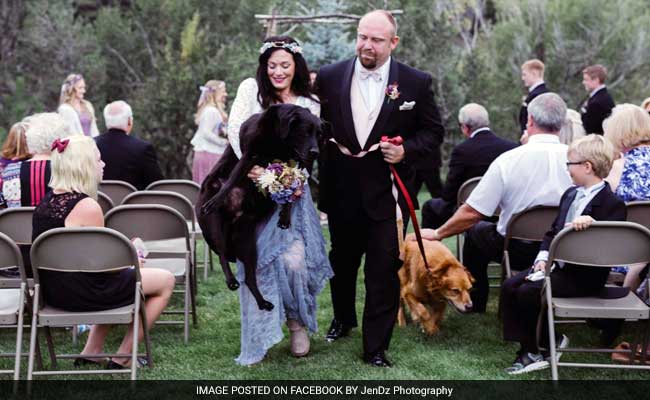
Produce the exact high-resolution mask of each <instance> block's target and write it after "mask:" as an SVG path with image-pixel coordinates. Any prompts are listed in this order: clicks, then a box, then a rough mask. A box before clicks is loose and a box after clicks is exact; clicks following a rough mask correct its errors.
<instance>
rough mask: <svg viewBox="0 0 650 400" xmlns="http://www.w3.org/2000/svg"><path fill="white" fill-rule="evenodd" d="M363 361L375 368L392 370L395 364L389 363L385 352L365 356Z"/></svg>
mask: <svg viewBox="0 0 650 400" xmlns="http://www.w3.org/2000/svg"><path fill="white" fill-rule="evenodd" d="M363 361H365V362H366V363H367V364H370V365H372V366H373V367H383V368H390V367H392V366H393V364H392V363H391V362H390V361H388V358H386V354H384V352H383V351H380V352H378V353H374V354H365V355H364V356H363Z"/></svg>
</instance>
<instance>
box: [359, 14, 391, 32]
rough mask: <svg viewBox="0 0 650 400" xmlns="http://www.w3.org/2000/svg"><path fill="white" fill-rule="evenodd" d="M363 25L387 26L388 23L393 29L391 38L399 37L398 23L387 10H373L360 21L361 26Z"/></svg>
mask: <svg viewBox="0 0 650 400" xmlns="http://www.w3.org/2000/svg"><path fill="white" fill-rule="evenodd" d="M361 23H366V24H378V25H385V24H386V23H388V24H389V25H390V29H391V30H390V37H393V36H397V21H395V17H393V14H391V13H389V12H388V11H386V10H373V11H370V12H369V13H366V14H365V15H364V16H363V17H361V19H360V20H359V26H361Z"/></svg>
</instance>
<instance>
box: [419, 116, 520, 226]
mask: <svg viewBox="0 0 650 400" xmlns="http://www.w3.org/2000/svg"><path fill="white" fill-rule="evenodd" d="M458 125H459V126H460V130H461V132H462V133H463V136H465V137H466V138H467V139H466V140H465V141H464V142H462V143H461V144H459V145H457V146H456V147H454V149H453V150H452V152H451V158H450V160H449V173H448V174H447V182H446V183H445V185H444V187H443V188H442V196H441V198H435V199H431V200H429V201H427V202H426V203H424V205H423V206H422V227H424V228H439V227H440V226H441V225H442V224H444V223H445V221H447V220H448V219H449V218H450V217H451V216H452V214H453V213H454V209H455V208H456V196H457V194H458V189H459V188H460V186H461V185H462V184H463V182H465V181H466V180H468V179H470V178H474V177H477V176H482V175H483V174H484V173H485V171H487V169H488V167H489V166H490V164H491V163H492V161H494V159H495V158H497V157H498V156H500V155H501V153H504V152H506V151H508V150H511V149H514V148H515V147H517V144H515V143H513V142H510V141H508V140H505V139H501V138H500V137H498V136H497V135H495V134H494V133H492V131H491V130H490V127H489V126H490V119H489V116H488V112H487V110H486V109H485V108H484V107H483V106H481V105H480V104H475V103H470V104H466V105H465V106H463V108H461V109H460V111H459V112H458Z"/></svg>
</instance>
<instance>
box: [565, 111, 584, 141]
mask: <svg viewBox="0 0 650 400" xmlns="http://www.w3.org/2000/svg"><path fill="white" fill-rule="evenodd" d="M583 136H585V128H584V127H583V126H582V119H580V113H579V112H577V111H576V110H572V109H568V110H566V120H564V125H562V129H560V134H559V137H560V143H564V144H566V145H570V144H571V142H573V141H574V140H576V139H580V138H581V137H583Z"/></svg>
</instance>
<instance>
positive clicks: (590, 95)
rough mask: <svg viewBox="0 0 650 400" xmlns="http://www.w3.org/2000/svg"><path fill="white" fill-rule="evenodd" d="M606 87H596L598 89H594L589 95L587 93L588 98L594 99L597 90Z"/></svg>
mask: <svg viewBox="0 0 650 400" xmlns="http://www.w3.org/2000/svg"><path fill="white" fill-rule="evenodd" d="M606 87H607V86H605V85H600V86H598V87H597V88H596V89H594V90H593V91H592V92H591V93H589V98H592V97H594V95H595V94H596V93H597V92H598V91H599V90H602V89H605V88H606Z"/></svg>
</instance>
